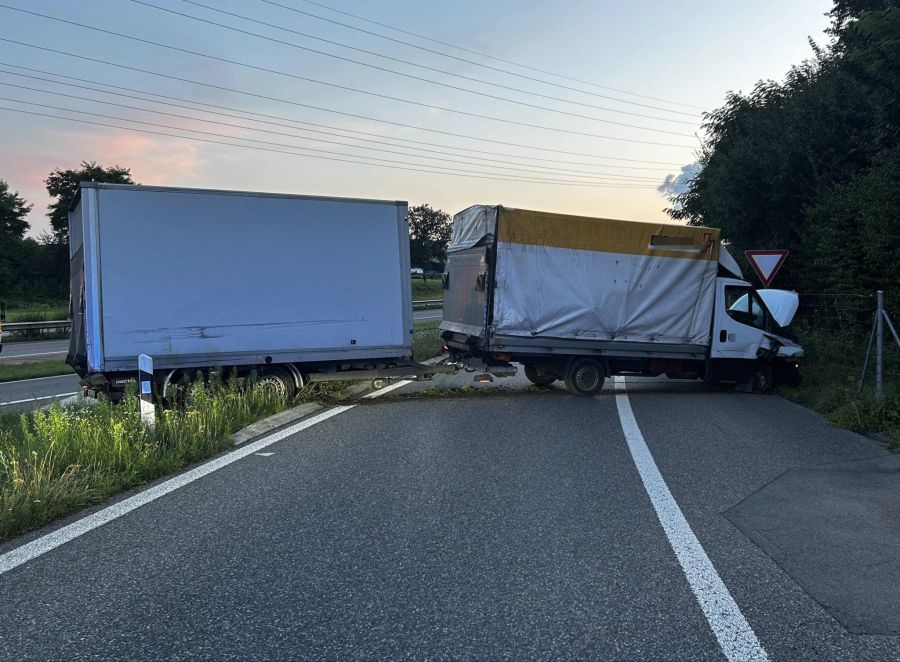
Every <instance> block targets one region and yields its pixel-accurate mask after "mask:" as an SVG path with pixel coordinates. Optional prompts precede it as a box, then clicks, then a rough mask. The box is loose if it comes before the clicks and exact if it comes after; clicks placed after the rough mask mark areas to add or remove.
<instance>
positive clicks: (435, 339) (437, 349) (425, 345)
mask: <svg viewBox="0 0 900 662" xmlns="http://www.w3.org/2000/svg"><path fill="white" fill-rule="evenodd" d="M440 326H441V322H440V320H428V321H427V322H418V323H416V324H415V326H414V328H413V358H414V359H415V360H416V361H425V360H426V359H430V358H433V357H435V356H438V355H439V354H440V353H441V347H442V346H443V344H444V341H443V340H441V329H440Z"/></svg>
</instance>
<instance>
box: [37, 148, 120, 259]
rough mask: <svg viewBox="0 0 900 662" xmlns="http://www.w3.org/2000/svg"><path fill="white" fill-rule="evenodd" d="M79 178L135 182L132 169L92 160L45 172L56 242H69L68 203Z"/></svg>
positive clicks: (88, 180) (73, 196)
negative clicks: (75, 167)
mask: <svg viewBox="0 0 900 662" xmlns="http://www.w3.org/2000/svg"><path fill="white" fill-rule="evenodd" d="M80 182H104V183H107V184H134V183H135V182H134V180H132V179H131V170H130V169H128V168H122V167H121V166H117V165H114V166H112V167H110V168H104V167H103V166H101V165H99V164H97V163H96V162H94V161H82V162H81V167H80V168H78V169H77V170H60V169H59V168H57V169H56V170H54V171H53V172H51V173H50V174H49V175H48V176H47V180H46V181H45V184H46V185H47V193H49V194H50V197H52V198H55V200H54V202H53V203H51V204H50V206H49V207H48V209H49V213H48V214H47V216H49V217H50V227H51V228H52V230H53V238H54V240H55V242H56V243H57V244H59V245H61V246H62V245H68V243H69V205H70V204H71V203H72V200H73V199H74V198H75V194H76V193H77V192H78V184H79V183H80Z"/></svg>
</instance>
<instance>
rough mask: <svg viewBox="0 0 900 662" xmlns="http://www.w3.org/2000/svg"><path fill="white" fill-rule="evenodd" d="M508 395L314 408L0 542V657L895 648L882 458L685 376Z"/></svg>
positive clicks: (894, 538)
mask: <svg viewBox="0 0 900 662" xmlns="http://www.w3.org/2000/svg"><path fill="white" fill-rule="evenodd" d="M470 380H471V375H465V374H464V375H459V376H457V377H456V378H443V379H442V383H443V384H444V385H445V386H446V385H453V386H460V387H462V386H470V384H471V381H470ZM503 384H504V382H501V380H497V382H495V384H494V385H492V386H491V387H471V388H467V389H465V390H461V391H458V392H456V393H455V394H453V395H446V394H442V393H441V392H438V393H435V392H434V391H429V384H428V383H413V384H410V385H408V386H406V387H403V388H400V389H396V390H394V391H392V392H390V393H384V394H383V396H382V397H381V398H380V399H378V400H374V401H366V402H362V403H360V404H359V405H358V406H356V407H353V408H347V409H343V408H338V409H333V410H328V411H327V412H326V414H325V415H323V416H320V417H319V418H317V419H313V420H311V421H307V422H303V423H300V424H298V425H297V426H296V428H292V430H294V429H296V430H297V431H296V432H295V433H292V432H291V431H290V430H289V431H288V432H286V433H282V434H281V435H279V436H278V437H273V438H272V439H273V440H274V441H273V443H270V444H269V442H268V441H266V442H255V444H256V445H251V446H246V447H242V449H238V450H237V451H236V452H235V453H234V454H232V455H226V456H222V457H220V458H218V459H217V460H215V462H217V464H215V465H208V466H210V467H212V468H213V469H216V470H214V471H213V470H212V469H203V472H207V471H208V473H206V475H203V476H202V477H199V478H196V477H197V476H198V475H200V474H199V473H195V474H185V475H183V476H182V477H179V478H176V479H174V480H175V481H176V482H175V483H163V484H161V485H156V486H154V487H152V488H150V490H149V491H147V490H144V491H138V492H136V493H134V494H133V495H132V496H131V499H132V500H131V501H128V500H123V501H120V502H119V503H118V504H117V505H116V506H115V507H114V510H112V511H110V510H101V511H99V512H98V513H97V514H96V515H95V516H94V517H96V518H106V517H107V516H109V517H110V520H109V521H108V522H107V523H105V524H103V525H102V526H98V527H96V528H95V524H96V522H94V521H93V520H90V519H81V518H80V517H76V518H71V519H70V520H68V521H67V522H65V523H64V524H72V528H69V529H61V530H60V531H59V533H58V534H57V535H60V536H62V535H66V536H71V537H72V539H71V540H70V541H68V542H65V544H61V545H60V546H58V547H55V548H53V545H54V544H56V543H54V539H53V538H52V536H51V537H47V534H48V533H50V532H51V530H49V529H48V530H45V531H41V532H37V533H35V534H32V535H30V536H28V537H26V538H24V539H22V540H18V541H14V542H11V543H7V544H6V545H5V546H0V601H2V604H3V605H4V608H3V609H2V610H0V657H2V658H4V659H18V660H22V659H42V660H43V659H67V660H75V659H162V658H166V659H186V658H192V659H198V658H199V659H294V658H328V659H348V658H355V659H359V658H363V659H385V658H388V659H399V658H416V659H422V658H442V659H448V658H469V659H471V658H476V659H485V658H491V659H496V658H506V659H549V658H566V659H571V658H586V659H615V660H621V659H636V660H637V659H640V660H646V659H691V660H695V659H714V660H715V659H723V658H724V657H725V656H726V652H727V653H728V655H729V656H730V659H743V658H742V656H745V657H751V656H752V655H756V656H757V657H756V659H764V657H765V656H768V658H770V659H786V660H796V659H810V660H812V659H879V660H886V659H900V613H898V610H897V609H896V605H897V604H900V589H898V587H900V581H898V580H900V565H898V554H897V549H898V548H900V530H898V524H897V521H896V519H897V518H896V513H897V512H898V507H900V501H898V499H900V483H898V481H897V479H900V463H898V462H897V459H898V458H897V457H896V456H891V455H889V454H888V453H887V452H886V451H885V450H884V448H883V447H882V446H881V445H879V444H878V443H876V442H874V441H872V440H869V439H867V438H864V437H861V436H858V435H855V434H852V433H849V432H845V431H842V430H838V429H835V428H833V427H832V426H830V425H829V424H827V423H826V422H825V421H824V420H823V419H822V418H820V417H819V416H817V415H815V414H813V413H811V412H809V411H808V410H806V409H803V408H801V407H799V406H796V405H793V404H791V403H789V402H787V401H785V400H783V399H781V398H778V397H775V396H754V395H748V394H735V393H724V392H719V391H711V390H709V389H706V388H705V387H704V386H702V385H700V384H697V383H680V382H668V381H665V380H633V381H632V380H629V382H628V392H627V395H625V394H623V393H622V392H621V391H616V392H614V391H613V390H612V389H611V388H610V389H609V390H606V391H604V392H603V393H601V394H600V395H599V396H597V397H596V398H590V399H584V398H574V397H571V396H569V395H567V394H565V392H564V391H562V390H561V389H559V388H554V389H549V390H538V389H536V388H533V387H530V386H526V385H525V383H524V382H523V381H522V380H521V379H516V380H513V381H511V382H508V383H505V384H506V386H503ZM628 412H631V414H629V413H628ZM630 415H633V420H632V423H636V425H633V424H630V423H628V416H630ZM301 428H302V429H301ZM638 428H639V429H638ZM280 437H283V438H280ZM266 444H268V445H266ZM642 444H643V446H642ZM648 458H649V459H648ZM653 470H656V471H657V473H656V474H653ZM203 472H201V473H203ZM194 478H196V480H194ZM659 481H662V483H660V482H659ZM785 481H787V482H785ZM892 481H893V482H892ZM172 485H174V487H172ZM854 486H855V487H854ZM879 486H881V488H883V489H881V490H880V491H879ZM175 487H177V488H178V489H175ZM170 489H171V490H172V491H168V492H167V490H170ZM154 490H155V491H154ZM848 490H849V491H848ZM166 492H167V493H166ZM147 495H151V496H152V495H157V496H159V495H162V496H159V498H156V499H155V500H151V501H149V502H147V503H145V504H144V505H140V506H139V507H134V504H140V503H142V502H143V501H144V500H147V499H149V498H150V497H149V496H147ZM667 495H668V496H667ZM667 499H670V500H671V501H667ZM873 499H874V500H873ZM879 499H880V500H879ZM892 499H893V500H892ZM842 504H843V505H842ZM842 508H843V510H842ZM110 513H112V514H111V515H110ZM122 513H125V514H122ZM119 514H121V516H117V515H119ZM679 517H680V518H681V520H679ZM841 517H843V518H844V519H843V520H841V519H840V518H841ZM104 521H105V520H104ZM861 521H864V523H865V526H863V524H861V523H860V522H861ZM854 522H855V523H854ZM836 524H840V526H837V525H836ZM673 527H674V528H673ZM679 527H682V528H681V529H679ZM56 528H57V529H59V527H56ZM25 543H30V546H28V547H21V545H23V544H25ZM863 547H864V548H865V550H864V552H865V553H864V554H863V556H864V557H865V558H863V560H862V562H859V561H858V558H857V557H858V556H859V554H858V552H859V550H860V549H861V548H863ZM23 549H24V550H26V551H28V553H29V554H31V553H32V552H33V553H34V554H36V556H35V557H34V558H30V557H29V558H30V560H27V562H22V563H21V564H18V563H19V562H18V561H16V562H14V563H13V562H11V561H10V559H13V560H14V559H15V558H19V559H20V560H21V559H23V558H26V557H24V556H21V555H22V554H24V553H25V552H23V551H22V550H23ZM35 550H36V551H35ZM48 550H49V551H48ZM17 554H18V555H19V556H16V555H17ZM704 559H705V560H704ZM873 559H878V563H879V565H878V566H877V567H874V568H873V567H871V566H872V564H871V561H872V560H873ZM11 563H12V565H11ZM860 596H868V597H867V598H866V599H860ZM885 607H887V608H885ZM879 612H881V613H879ZM753 642H756V643H755V644H754V643H753Z"/></svg>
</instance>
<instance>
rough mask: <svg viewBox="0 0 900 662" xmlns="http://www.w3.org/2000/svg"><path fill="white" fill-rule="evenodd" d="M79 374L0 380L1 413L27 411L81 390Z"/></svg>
mask: <svg viewBox="0 0 900 662" xmlns="http://www.w3.org/2000/svg"><path fill="white" fill-rule="evenodd" d="M78 382H79V377H78V375H75V374H72V375H60V376H59V377H39V378H37V379H22V380H19V381H15V382H0V414H9V413H13V412H20V411H27V410H30V409H35V408H36V407H41V406H43V405H48V404H50V403H51V402H52V401H54V400H62V399H63V398H67V397H69V396H70V395H73V394H74V393H76V392H81V386H80V385H79V383H78Z"/></svg>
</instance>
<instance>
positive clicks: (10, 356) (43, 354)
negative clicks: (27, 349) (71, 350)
mask: <svg viewBox="0 0 900 662" xmlns="http://www.w3.org/2000/svg"><path fill="white" fill-rule="evenodd" d="M51 354H68V350H65V349H61V350H59V351H57V352H35V353H34V354H6V355H0V359H4V360H5V359H24V358H26V357H29V356H49V355H51Z"/></svg>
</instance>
